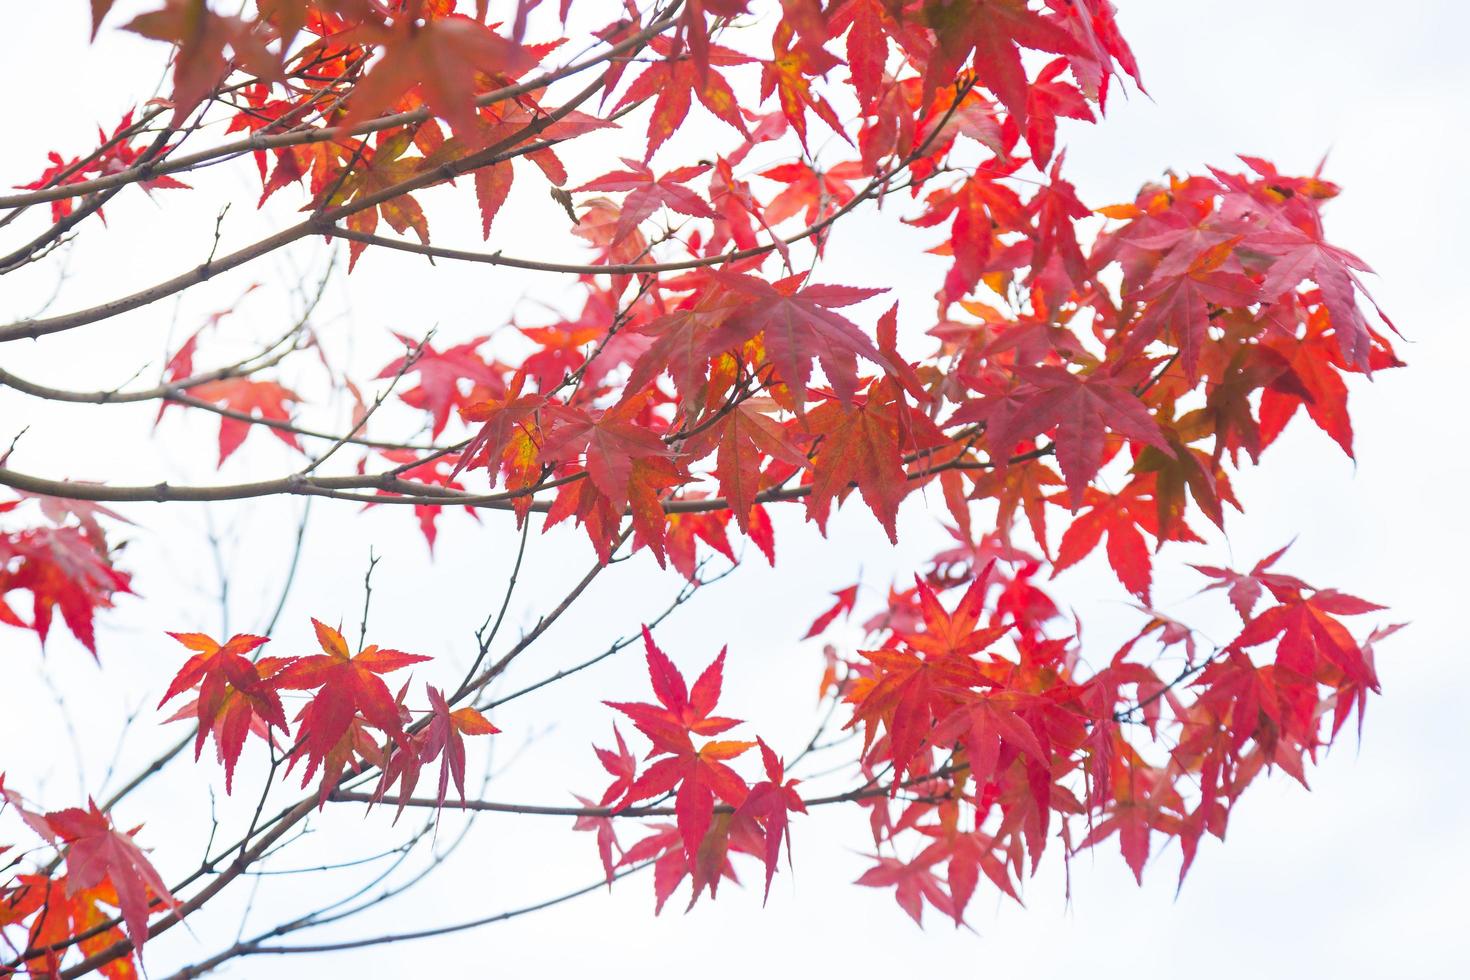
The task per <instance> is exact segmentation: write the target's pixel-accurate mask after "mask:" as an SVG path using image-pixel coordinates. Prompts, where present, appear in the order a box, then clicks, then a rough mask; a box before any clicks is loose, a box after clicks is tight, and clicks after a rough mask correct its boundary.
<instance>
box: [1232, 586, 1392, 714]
mask: <svg viewBox="0 0 1470 980" xmlns="http://www.w3.org/2000/svg"><path fill="white" fill-rule="evenodd" d="M1381 609H1383V607H1382V606H1379V605H1376V604H1374V603H1371V602H1366V601H1364V600H1362V599H1358V598H1356V597H1354V596H1350V595H1344V594H1343V593H1341V592H1337V591H1335V590H1333V589H1322V590H1320V591H1317V592H1314V593H1313V594H1312V595H1310V596H1306V595H1303V594H1301V593H1300V592H1296V593H1295V594H1291V595H1287V596H1283V597H1282V600H1281V604H1280V605H1276V606H1272V607H1270V608H1269V609H1266V610H1264V611H1263V612H1261V613H1260V615H1258V616H1256V617H1255V618H1253V619H1251V620H1249V621H1248V622H1247V623H1246V624H1245V627H1244V628H1243V629H1242V630H1241V631H1240V635H1239V636H1237V637H1236V638H1235V639H1234V640H1232V641H1231V643H1230V648H1231V649H1237V650H1238V649H1247V648H1249V647H1253V646H1259V645H1260V644H1262V643H1265V642H1267V641H1269V640H1272V639H1276V638H1277V637H1279V638H1280V639H1279V641H1278V643H1277V646H1276V663H1277V664H1278V665H1279V666H1282V667H1285V668H1287V669H1289V670H1291V671H1293V672H1294V673H1296V674H1297V675H1298V676H1300V677H1306V678H1315V677H1317V675H1318V670H1319V669H1320V668H1323V667H1328V668H1335V669H1336V670H1339V671H1341V672H1342V673H1343V674H1344V675H1345V676H1346V677H1347V678H1348V679H1349V680H1350V681H1351V682H1352V683H1353V684H1354V685H1356V686H1358V687H1359V688H1362V689H1366V690H1371V691H1376V690H1378V677H1377V674H1376V673H1375V672H1374V670H1373V665H1372V663H1371V662H1369V660H1368V658H1367V657H1365V656H1364V655H1363V650H1362V648H1361V647H1360V646H1359V645H1358V643H1357V641H1355V640H1354V639H1353V637H1352V634H1351V633H1349V632H1348V630H1347V628H1346V627H1345V626H1343V625H1342V623H1341V622H1340V621H1339V620H1338V619H1337V618H1336V617H1338V616H1361V615H1364V614H1365V613H1370V612H1377V611H1379V610H1381Z"/></svg>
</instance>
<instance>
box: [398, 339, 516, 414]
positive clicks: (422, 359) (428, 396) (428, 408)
mask: <svg viewBox="0 0 1470 980" xmlns="http://www.w3.org/2000/svg"><path fill="white" fill-rule="evenodd" d="M393 336H395V337H397V338H398V339H399V341H401V342H402V343H403V345H404V346H405V347H407V348H408V353H406V354H404V355H403V356H402V357H398V358H394V359H393V360H392V361H390V362H389V363H388V364H387V365H386V366H385V367H384V368H383V370H381V371H379V372H378V378H380V379H381V378H396V377H398V375H399V374H417V375H418V378H419V383H418V385H417V386H416V387H414V388H410V389H409V390H408V391H405V392H403V393H402V394H400V395H399V397H400V398H402V399H403V401H404V402H406V403H407V404H409V405H412V406H413V407H414V408H417V409H420V410H422V411H425V412H428V413H429V416H430V418H432V419H433V429H432V430H431V431H432V434H433V436H434V438H436V439H437V438H438V437H439V434H440V433H441V432H443V431H444V426H445V424H446V423H447V422H448V421H449V413H450V412H452V411H454V410H456V409H463V408H464V407H465V406H466V404H467V396H466V394H465V392H464V389H463V387H462V386H461V382H464V381H468V382H470V384H471V385H477V386H484V388H485V389H487V391H485V392H484V393H485V394H495V393H498V392H499V391H500V390H502V389H503V387H504V381H503V379H502V378H501V376H500V374H499V372H497V371H496V370H495V368H494V366H492V365H491V364H489V363H487V362H486V361H485V359H484V358H483V357H481V356H480V354H479V349H480V347H481V346H483V345H484V343H485V342H486V341H487V340H489V339H490V338H488V337H475V338H473V339H471V340H468V341H466V342H465V343H463V344H455V345H454V346H453V347H449V348H446V349H445V350H442V351H441V350H437V349H435V347H434V345H433V344H431V343H429V342H427V341H424V342H422V343H420V342H418V341H414V340H413V339H411V338H409V337H406V336H404V335H403V334H398V333H395V334H394V335H393Z"/></svg>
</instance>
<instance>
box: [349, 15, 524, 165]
mask: <svg viewBox="0 0 1470 980" xmlns="http://www.w3.org/2000/svg"><path fill="white" fill-rule="evenodd" d="M362 30H363V35H364V37H365V38H366V39H367V40H370V41H371V42H373V43H375V44H379V45H381V46H382V48H383V56H382V58H380V59H379V60H378V62H377V63H376V64H375V65H373V67H372V70H371V71H369V72H368V73H367V75H366V76H365V77H364V78H363V79H362V81H360V82H358V83H357V85H356V87H355V88H354V90H353V95H352V101H351V104H350V106H349V108H348V111H347V115H346V117H345V118H344V119H343V125H346V126H352V125H354V124H355V123H359V122H362V121H363V120H366V119H371V118H373V117H375V116H377V115H380V114H382V113H384V112H389V111H392V110H394V109H396V108H397V107H398V106H399V104H400V103H401V102H402V101H403V100H404V98H405V97H407V96H410V95H416V96H417V97H418V98H421V99H422V100H423V102H424V104H425V105H427V106H428V107H429V108H430V109H431V110H432V111H433V112H435V113H436V114H437V115H439V116H442V117H443V118H444V119H446V120H448V122H449V125H450V126H451V127H452V128H453V129H454V132H455V134H456V135H458V136H459V137H460V138H461V139H466V140H471V141H476V142H482V141H483V140H484V139H485V134H484V130H483V127H482V126H481V121H480V118H479V114H478V113H477V112H476V110H475V105H474V96H475V94H476V91H477V88H476V76H477V75H488V76H491V77H496V76H506V75H510V76H515V75H519V74H521V73H523V72H525V71H527V70H529V69H531V68H534V67H535V65H536V62H537V61H538V60H539V58H538V57H537V55H536V54H535V53H534V51H533V50H532V49H530V48H526V47H522V46H521V45H519V44H517V43H515V42H514V41H511V40H509V39H507V38H503V37H501V36H500V35H498V34H496V33H495V32H494V31H493V30H491V29H490V28H489V27H487V26H485V25H484V24H481V23H479V22H478V21H475V20H474V19H472V18H470V17H465V16H463V15H460V14H451V15H449V16H447V17H436V18H433V19H430V20H427V21H424V22H423V23H416V22H415V21H414V20H413V18H412V17H409V16H399V17H397V18H395V20H394V22H393V24H392V26H391V27H390V28H386V29H385V28H382V27H378V26H376V25H369V26H364V28H363V29H362Z"/></svg>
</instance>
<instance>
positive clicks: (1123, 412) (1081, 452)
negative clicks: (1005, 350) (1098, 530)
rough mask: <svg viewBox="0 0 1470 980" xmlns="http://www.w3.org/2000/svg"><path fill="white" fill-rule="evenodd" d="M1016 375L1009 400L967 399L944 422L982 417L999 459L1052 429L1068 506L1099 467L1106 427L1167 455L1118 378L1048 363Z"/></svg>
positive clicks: (1076, 502) (1020, 370)
mask: <svg viewBox="0 0 1470 980" xmlns="http://www.w3.org/2000/svg"><path fill="white" fill-rule="evenodd" d="M1016 374H1017V375H1018V376H1019V377H1020V378H1022V379H1023V380H1024V382H1025V383H1026V387H1025V388H1024V389H1023V392H1022V394H1020V395H1018V396H1016V397H1015V398H1014V399H1013V400H1011V401H1002V400H999V399H997V400H993V401H992V402H990V403H988V404H985V405H982V404H980V403H971V406H970V407H969V409H968V410H967V408H965V407H962V408H961V409H960V410H959V411H958V412H956V413H955V415H954V416H952V417H951V418H950V424H954V423H956V422H973V421H980V420H981V416H982V415H983V416H985V418H984V419H983V420H984V421H985V425H986V428H985V434H986V442H987V443H988V444H989V445H990V447H991V456H992V458H993V459H994V460H995V461H996V462H1000V463H1003V462H1004V460H1005V459H1006V457H1008V456H1009V455H1010V452H1011V450H1012V449H1013V448H1014V447H1015V446H1016V444H1017V443H1019V442H1021V441H1022V440H1023V439H1033V438H1035V437H1036V436H1039V435H1042V434H1043V433H1046V432H1048V431H1051V430H1053V429H1055V430H1056V431H1055V435H1054V437H1053V438H1054V440H1055V442H1056V447H1057V448H1056V451H1057V462H1058V463H1060V464H1061V467H1062V475H1063V476H1064V477H1065V478H1066V481H1067V489H1068V490H1069V492H1070V494H1071V500H1072V506H1073V508H1076V507H1077V506H1078V505H1079V504H1080V503H1081V502H1082V498H1083V494H1084V491H1085V490H1086V488H1087V485H1088V484H1089V483H1091V482H1092V478H1093V477H1094V476H1096V475H1097V471H1098V470H1099V469H1101V468H1102V463H1103V450H1104V442H1105V438H1106V435H1107V432H1108V431H1109V430H1111V431H1113V432H1116V433H1118V434H1119V435H1122V436H1125V437H1126V438H1128V439H1131V440H1133V441H1134V442H1139V443H1143V444H1145V445H1149V446H1153V447H1154V448H1155V449H1158V450H1159V451H1160V452H1162V453H1164V454H1165V455H1168V456H1172V455H1173V450H1172V448H1171V447H1170V446H1169V443H1168V441H1167V440H1166V439H1165V438H1164V436H1163V433H1162V432H1161V431H1160V429H1159V425H1158V422H1156V421H1155V420H1154V418H1153V416H1152V415H1150V414H1149V412H1148V409H1147V408H1146V407H1145V406H1144V403H1143V402H1142V401H1140V400H1139V398H1138V396H1137V395H1136V394H1134V393H1133V390H1132V388H1131V386H1130V385H1129V384H1128V383H1126V381H1125V379H1124V378H1123V377H1120V376H1117V375H1108V374H1073V373H1072V372H1070V371H1068V370H1067V369H1066V368H1063V367H1054V366H1045V367H1034V368H1019V367H1018V368H1017V369H1016Z"/></svg>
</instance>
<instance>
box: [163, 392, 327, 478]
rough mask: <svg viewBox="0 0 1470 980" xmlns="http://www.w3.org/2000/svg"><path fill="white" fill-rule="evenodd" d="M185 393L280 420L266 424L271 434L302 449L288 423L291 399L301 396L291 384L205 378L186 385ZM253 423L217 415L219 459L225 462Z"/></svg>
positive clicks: (244, 412)
mask: <svg viewBox="0 0 1470 980" xmlns="http://www.w3.org/2000/svg"><path fill="white" fill-rule="evenodd" d="M187 394H189V395H191V396H192V397H194V398H197V399H199V400H200V401H206V402H210V403H212V404H214V405H217V406H219V407H220V408H223V409H227V410H228V411H230V412H235V413H238V414H240V415H246V416H249V417H250V418H252V419H260V420H264V421H270V422H279V423H282V425H272V426H267V427H266V428H268V429H269V430H270V431H271V433H272V434H274V435H275V437H276V438H277V439H279V440H281V441H282V442H284V443H285V444H286V445H288V446H290V447H291V448H292V449H295V450H297V451H298V452H299V451H302V450H301V442H300V440H298V439H297V438H296V433H295V432H293V431H291V429H290V428H289V426H290V424H291V410H290V408H289V403H290V402H299V401H300V400H301V396H299V395H297V394H296V392H294V391H292V390H291V389H290V388H286V387H284V386H282V385H280V384H278V383H277V382H275V381H257V380H255V379H253V378H226V379H224V380H221V381H206V382H205V383H204V384H201V385H195V386H194V387H192V388H189V389H187ZM254 427H255V426H254V425H253V424H252V423H250V422H247V421H245V420H244V419H241V418H232V417H231V416H229V415H221V416H220V419H219V462H220V465H224V462H225V460H227V459H229V458H230V456H231V455H232V454H233V453H234V452H235V450H237V449H239V448H240V444H241V443H243V442H244V441H245V437H246V436H247V435H249V434H250V430H251V429H253V428H254Z"/></svg>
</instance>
